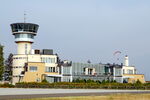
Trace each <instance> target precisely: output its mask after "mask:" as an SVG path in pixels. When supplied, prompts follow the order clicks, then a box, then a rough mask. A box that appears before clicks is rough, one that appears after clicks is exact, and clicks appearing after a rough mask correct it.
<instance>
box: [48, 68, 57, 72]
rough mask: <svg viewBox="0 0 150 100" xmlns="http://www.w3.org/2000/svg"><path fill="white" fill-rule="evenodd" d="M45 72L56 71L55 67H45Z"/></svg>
mask: <svg viewBox="0 0 150 100" xmlns="http://www.w3.org/2000/svg"><path fill="white" fill-rule="evenodd" d="M45 71H46V72H56V69H55V67H46V69H45Z"/></svg>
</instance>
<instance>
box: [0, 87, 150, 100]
mask: <svg viewBox="0 0 150 100" xmlns="http://www.w3.org/2000/svg"><path fill="white" fill-rule="evenodd" d="M112 93H150V90H105V89H28V88H26V89H24V88H0V100H12V99H23V98H42V97H64V96H90V95H96V96H97V95H106V94H112Z"/></svg>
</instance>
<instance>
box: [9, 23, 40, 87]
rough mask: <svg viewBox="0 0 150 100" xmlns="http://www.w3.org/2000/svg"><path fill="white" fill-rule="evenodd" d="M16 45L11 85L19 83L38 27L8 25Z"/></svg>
mask: <svg viewBox="0 0 150 100" xmlns="http://www.w3.org/2000/svg"><path fill="white" fill-rule="evenodd" d="M10 26H11V29H12V33H13V35H14V36H15V42H16V44H17V54H15V55H13V65H12V66H13V69H12V71H13V72H12V83H13V84H15V83H17V82H21V81H22V79H23V73H24V72H25V66H26V63H27V62H28V56H29V55H30V54H31V50H32V43H33V42H34V36H36V33H37V30H38V27H39V25H37V24H33V23H13V24H11V25H10Z"/></svg>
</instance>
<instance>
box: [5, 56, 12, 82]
mask: <svg viewBox="0 0 150 100" xmlns="http://www.w3.org/2000/svg"><path fill="white" fill-rule="evenodd" d="M12 62H13V54H12V53H10V54H9V56H8V58H7V59H6V60H5V72H4V79H5V81H11V77H12Z"/></svg>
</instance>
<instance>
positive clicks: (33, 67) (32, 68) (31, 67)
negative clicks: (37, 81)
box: [29, 66, 37, 72]
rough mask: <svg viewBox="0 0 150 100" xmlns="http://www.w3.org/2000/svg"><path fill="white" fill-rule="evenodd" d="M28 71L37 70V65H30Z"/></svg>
mask: <svg viewBox="0 0 150 100" xmlns="http://www.w3.org/2000/svg"><path fill="white" fill-rule="evenodd" d="M29 70H30V72H36V71H37V67H36V66H30V69H29Z"/></svg>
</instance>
